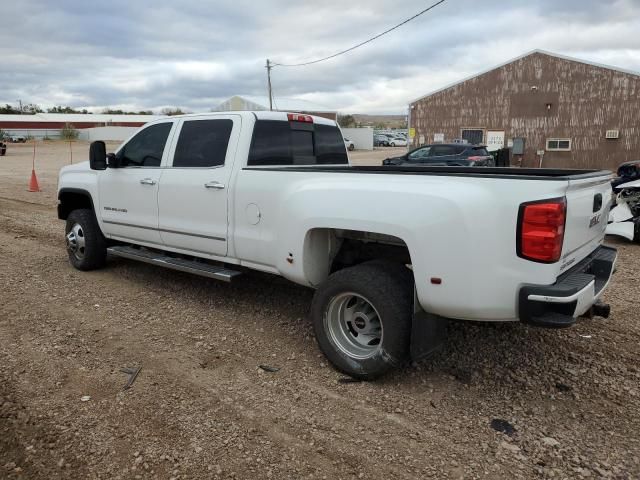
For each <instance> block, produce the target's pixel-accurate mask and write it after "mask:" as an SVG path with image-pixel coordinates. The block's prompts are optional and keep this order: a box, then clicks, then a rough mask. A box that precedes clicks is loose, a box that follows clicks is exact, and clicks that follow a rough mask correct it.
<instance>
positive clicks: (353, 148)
mask: <svg viewBox="0 0 640 480" xmlns="http://www.w3.org/2000/svg"><path fill="white" fill-rule="evenodd" d="M355 149H356V147H355V145H354V144H353V143H352V144H350V145H349V148H348V150H349V151H350V152H353V151H354V150H355Z"/></svg>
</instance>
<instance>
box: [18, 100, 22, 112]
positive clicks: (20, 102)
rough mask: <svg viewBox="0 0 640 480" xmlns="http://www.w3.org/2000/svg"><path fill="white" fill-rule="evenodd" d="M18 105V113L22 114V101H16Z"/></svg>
mask: <svg viewBox="0 0 640 480" xmlns="http://www.w3.org/2000/svg"><path fill="white" fill-rule="evenodd" d="M18 104H20V113H22V100H20V99H18Z"/></svg>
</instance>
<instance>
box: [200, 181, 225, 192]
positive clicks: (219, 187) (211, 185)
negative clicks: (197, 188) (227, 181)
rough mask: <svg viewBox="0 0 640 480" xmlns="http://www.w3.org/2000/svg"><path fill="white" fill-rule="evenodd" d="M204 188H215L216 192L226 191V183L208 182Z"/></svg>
mask: <svg viewBox="0 0 640 480" xmlns="http://www.w3.org/2000/svg"><path fill="white" fill-rule="evenodd" d="M204 188H215V189H216V190H222V189H224V183H220V182H207V183H205V184H204Z"/></svg>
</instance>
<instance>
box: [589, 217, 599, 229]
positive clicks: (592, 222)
mask: <svg viewBox="0 0 640 480" xmlns="http://www.w3.org/2000/svg"><path fill="white" fill-rule="evenodd" d="M599 223H600V214H598V215H594V216H593V217H591V220H589V228H591V227H593V226H594V225H597V224H599Z"/></svg>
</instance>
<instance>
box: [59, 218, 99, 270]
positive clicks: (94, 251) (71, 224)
mask: <svg viewBox="0 0 640 480" xmlns="http://www.w3.org/2000/svg"><path fill="white" fill-rule="evenodd" d="M65 237H66V242H67V253H68V254H69V262H71V265H73V266H74V267H75V268H77V269H78V270H85V271H86V270H95V269H97V268H100V267H102V266H104V264H105V261H106V258H107V242H106V240H105V238H104V235H102V232H101V231H100V226H99V225H98V222H97V220H96V217H95V214H94V213H93V210H90V209H88V208H83V209H78V210H74V211H72V212H71V213H70V214H69V216H68V217H67V224H66V227H65Z"/></svg>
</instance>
